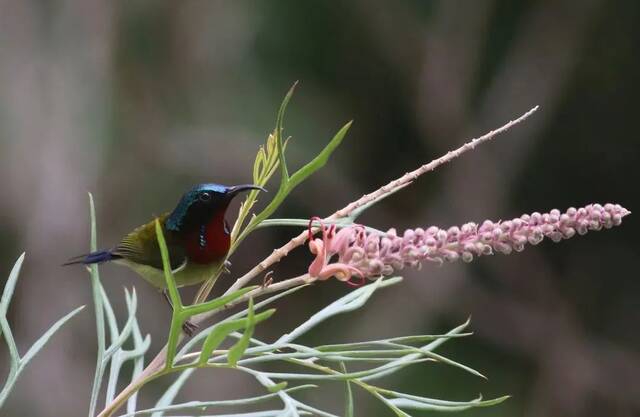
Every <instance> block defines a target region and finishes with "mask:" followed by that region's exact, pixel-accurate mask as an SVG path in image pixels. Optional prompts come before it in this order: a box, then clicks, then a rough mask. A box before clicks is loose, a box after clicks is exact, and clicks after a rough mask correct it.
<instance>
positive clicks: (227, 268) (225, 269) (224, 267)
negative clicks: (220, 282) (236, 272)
mask: <svg viewBox="0 0 640 417" xmlns="http://www.w3.org/2000/svg"><path fill="white" fill-rule="evenodd" d="M222 273H223V274H230V273H231V262H229V261H224V264H223V265H222Z"/></svg>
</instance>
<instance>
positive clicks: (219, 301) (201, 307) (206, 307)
mask: <svg viewBox="0 0 640 417" xmlns="http://www.w3.org/2000/svg"><path fill="white" fill-rule="evenodd" d="M256 288H258V285H253V286H250V287H245V288H241V289H239V290H238V291H234V292H232V293H231V294H228V295H225V296H222V297H218V298H215V299H213V300H210V301H207V302H205V303H199V304H193V305H190V306H187V307H184V308H183V310H182V313H181V316H180V318H181V319H183V320H186V319H188V318H189V317H192V316H195V315H198V314H202V313H206V312H208V311H212V310H216V309H218V308H222V307H224V306H225V305H226V304H228V303H230V302H232V301H234V300H236V299H238V298H240V297H242V296H243V295H245V294H246V293H248V292H250V291H253V290H255V289H256Z"/></svg>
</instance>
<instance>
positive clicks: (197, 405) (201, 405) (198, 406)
mask: <svg viewBox="0 0 640 417" xmlns="http://www.w3.org/2000/svg"><path fill="white" fill-rule="evenodd" d="M278 385H281V384H278ZM310 388H316V386H315V385H312V384H306V385H298V386H295V387H291V388H288V389H282V390H283V391H284V392H286V393H293V392H297V391H301V390H305V389H310ZM278 391H280V390H278ZM277 396H278V394H277V392H273V393H270V394H265V395H260V396H257V397H248V398H239V399H235V400H218V401H189V402H186V403H182V404H174V405H166V406H157V407H154V408H149V409H147V410H140V411H136V412H134V413H127V414H124V415H123V416H121V417H133V416H139V415H145V414H152V413H157V412H177V411H182V412H185V411H198V412H201V411H205V410H206V409H207V408H211V407H229V406H231V407H234V406H239V405H252V404H259V403H262V402H265V401H269V400H272V399H273V398H276V397H277ZM280 412H282V410H280ZM198 415H199V414H198Z"/></svg>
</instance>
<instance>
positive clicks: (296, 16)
mask: <svg viewBox="0 0 640 417" xmlns="http://www.w3.org/2000/svg"><path fill="white" fill-rule="evenodd" d="M639 23H640V2H638V1H634V0H629V1H613V2H605V1H604V0H560V1H557V0H526V1H508V0H495V1H427V0H398V1H394V2H390V1H386V2H385V1H375V0H368V1H365V0H354V1H349V2H347V1H333V2H328V1H325V2H301V1H294V0H288V1H269V2H267V1H262V2H260V1H244V0H243V1H208V2H204V1H181V2H154V1H131V2H108V1H98V0H85V1H57V2H42V1H35V0H34V1H19V2H18V1H9V0H0V174H1V178H2V198H0V283H3V282H4V279H5V277H6V276H7V275H8V272H9V270H10V268H11V266H12V264H13V262H14V260H15V258H17V256H18V255H19V253H20V252H22V251H23V250H24V251H26V252H27V259H26V263H25V267H24V269H23V274H22V278H21V280H20V282H19V285H18V288H17V292H16V297H15V299H14V301H13V304H12V306H11V310H10V314H11V317H10V319H11V321H12V323H13V327H14V331H15V333H16V338H17V341H18V344H19V347H21V348H22V349H25V348H26V347H27V346H29V345H30V343H31V342H32V341H33V340H34V339H35V338H36V337H37V336H38V335H40V334H42V333H43V332H44V330H45V329H46V328H47V327H48V326H49V325H50V324H51V323H52V322H53V321H54V320H55V318H57V317H60V316H62V315H63V313H66V312H67V311H69V310H71V309H72V308H73V307H75V306H78V305H81V304H90V302H91V301H90V300H91V295H90V285H89V281H88V279H87V275H86V274H85V273H84V271H82V270H81V269H80V268H75V269H73V268H66V269H65V268H62V267H60V266H59V265H60V263H61V262H63V261H64V260H65V259H66V258H68V257H69V256H72V255H76V254H78V253H82V252H84V251H85V250H86V248H87V245H88V243H87V242H88V215H87V211H88V210H87V194H86V193H87V191H91V192H93V193H94V195H95V199H96V204H97V211H98V226H99V233H100V236H99V240H100V242H101V243H102V246H109V245H112V244H114V243H115V242H116V241H117V239H118V238H119V237H120V236H121V235H123V234H124V233H125V232H127V231H128V230H129V229H131V228H132V227H133V226H136V225H138V224H141V223H143V222H146V221H147V220H149V219H150V218H151V216H152V215H154V214H159V213H161V212H163V211H165V210H168V209H170V208H171V207H172V206H173V205H174V204H175V202H176V201H177V199H178V198H179V196H180V195H181V193H182V192H183V191H184V190H186V189H187V188H188V187H190V186H191V185H193V184H194V183H198V182H204V181H215V182H221V183H228V184H233V183H243V182H247V181H250V179H251V167H252V163H253V158H254V156H255V152H256V150H257V147H258V145H259V144H261V143H262V142H263V141H264V138H265V137H266V135H267V133H268V132H269V131H271V129H272V128H273V124H274V120H275V113H276V111H277V107H278V105H279V103H280V100H281V98H282V96H283V95H284V93H285V92H286V90H287V89H288V88H289V86H290V85H291V84H292V83H293V82H294V81H295V80H300V85H299V88H298V90H297V92H296V95H295V97H294V99H293V101H292V103H291V105H290V108H289V109H290V110H289V112H288V115H287V119H286V122H285V125H286V132H287V133H288V134H290V135H292V136H293V140H292V142H291V144H290V147H289V161H290V164H292V165H294V166H295V165H296V164H302V163H304V162H306V161H307V160H308V159H310V158H311V157H313V156H314V154H315V153H316V152H317V151H318V150H319V149H321V147H322V146H323V145H324V143H325V142H326V141H327V140H328V139H329V138H330V137H331V136H332V135H333V133H334V132H335V131H336V130H337V129H338V128H339V127H340V126H341V125H342V124H344V122H346V121H347V120H350V119H354V120H355V123H354V126H353V128H352V130H351V131H350V132H349V135H348V137H347V139H346V140H345V142H344V144H343V145H342V147H341V148H340V149H339V150H338V152H337V153H336V155H335V157H334V158H332V160H331V161H330V163H329V164H328V166H327V167H326V168H325V169H324V170H323V171H321V172H320V173H318V174H317V175H316V176H315V177H313V178H312V179H311V180H310V181H309V182H308V183H307V184H305V185H304V186H303V187H301V188H300V189H297V190H296V191H295V192H294V193H293V195H292V196H291V198H290V199H289V200H288V201H287V203H286V204H285V205H284V206H283V207H282V208H281V210H280V211H279V213H278V216H279V217H303V218H307V217H310V216H313V215H319V216H324V215H328V214H330V213H332V212H333V211H334V210H335V209H337V208H340V207H343V206H344V205H345V204H346V203H348V202H349V201H352V200H353V199H355V198H357V197H359V196H360V195H362V194H363V193H366V192H368V191H371V190H373V189H375V188H377V187H378V186H380V185H382V184H384V183H386V182H388V181H390V180H392V179H394V178H397V177H398V176H400V175H402V174H403V173H405V172H406V171H409V170H411V169H414V168H415V167H417V166H418V165H421V164H423V163H425V162H428V161H430V160H431V159H433V158H435V157H437V156H439V155H441V154H443V153H445V152H446V151H447V150H449V149H453V148H456V147H457V146H459V145H461V144H462V143H464V141H466V140H467V139H469V138H471V137H475V136H479V135H481V134H482V133H484V132H486V131H488V130H491V129H493V128H496V127H498V126H500V125H502V124H503V123H504V122H506V121H508V120H510V119H512V118H515V117H517V116H519V115H520V114H522V113H524V112H525V111H526V110H528V109H529V108H531V107H533V106H534V105H540V106H541V109H540V110H539V111H538V113H537V114H536V115H535V116H534V117H533V118H531V119H530V120H528V121H527V122H526V123H525V124H524V125H521V126H518V127H517V128H514V129H513V130H512V131H510V132H509V133H507V134H506V135H504V136H501V137H500V138H499V139H498V140H497V141H494V142H493V143H491V144H488V145H484V146H482V147H481V148H479V149H477V150H475V151H474V152H473V153H471V154H467V155H466V156H464V157H463V158H462V159H459V160H457V161H455V162H454V163H452V164H449V165H447V166H445V167H442V168H440V169H439V170H438V171H436V172H434V173H431V174H429V175H427V176H425V177H424V178H422V179H420V180H419V181H417V182H416V183H415V184H414V185H412V186H411V187H410V188H407V189H405V190H403V191H402V192H400V193H398V194H396V195H395V196H394V197H393V198H391V199H389V200H387V201H385V202H383V203H381V204H380V205H378V206H376V207H375V208H373V209H371V210H370V211H368V212H367V213H366V215H365V216H364V217H363V218H362V219H361V221H363V222H365V223H367V224H369V225H371V226H374V227H376V228H380V229H386V228H389V227H396V228H398V229H404V228H406V227H417V226H428V225H439V226H443V227H444V226H449V225H454V224H462V223H464V222H466V221H481V220H483V219H485V218H490V219H494V220H497V219H507V218H512V217H516V216H518V215H520V214H522V213H525V212H532V211H547V210H550V209H552V208H559V209H564V208H567V207H569V206H581V205H585V204H588V203H591V202H600V203H606V202H617V203H620V204H622V205H623V206H625V207H626V208H628V209H629V210H631V211H634V210H635V207H636V206H637V205H638V203H639V201H638V200H639V199H638V194H637V192H636V184H635V179H636V173H637V168H638V164H639V163H640V146H639V145H640V143H639V141H638V137H637V122H638V111H639V110H640V108H639V106H638V104H637V100H638V97H639V96H640V77H639V76H638V74H640V37H639V36H638V35H639V32H640V30H639V29H638V27H639ZM234 212H235V210H232V211H230V213H234ZM292 233H293V231H292V230H290V229H278V230H276V229H266V230H260V231H258V232H256V233H255V234H254V235H252V237H251V238H250V239H249V240H248V241H246V243H245V245H243V247H242V249H241V250H240V251H239V252H238V253H237V254H236V256H234V258H233V259H232V261H233V272H234V274H240V273H242V272H243V271H246V270H247V269H248V268H249V267H251V266H252V262H256V261H258V260H260V259H262V257H264V256H265V255H266V254H268V253H269V252H270V250H271V249H272V248H273V247H274V246H275V245H278V244H281V243H283V242H285V241H286V240H287V239H288V238H289V237H290V236H291V234H292ZM637 235H638V229H637V222H636V221H635V215H632V216H630V217H628V218H626V219H625V222H624V224H623V225H622V227H620V228H616V229H614V230H611V231H603V232H601V233H592V234H589V235H587V236H585V237H580V238H575V239H572V240H570V241H567V242H563V243H560V244H553V243H550V242H545V243H543V244H541V245H540V246H537V247H533V248H528V250H526V251H525V252H524V253H521V254H514V255H512V256H508V257H504V256H500V255H498V256H494V257H486V258H482V259H479V260H477V261H475V262H474V263H473V264H471V265H462V264H459V265H458V264H456V265H445V266H444V267H442V268H436V267H433V266H430V265H425V268H423V269H422V271H409V272H407V273H406V275H405V276H406V280H405V282H404V283H403V284H402V285H399V286H395V287H392V288H390V289H386V290H384V291H381V292H379V293H378V294H377V295H376V296H375V299H373V300H372V301H371V302H370V303H369V304H368V305H367V306H366V308H365V309H363V310H361V311H358V312H357V313H355V314H352V315H350V316H343V317H339V318H337V319H336V320H335V322H334V323H332V324H331V325H324V326H322V327H321V328H319V329H318V331H316V332H315V333H314V334H312V335H310V336H309V338H308V339H309V340H313V341H322V342H323V343H331V342H340V341H351V340H359V339H363V338H365V337H387V336H399V335H408V334H419V333H441V332H444V331H446V330H448V329H449V328H450V327H453V326H454V325H456V324H458V323H460V322H462V321H464V320H465V319H466V318H467V317H468V316H469V315H471V316H472V329H473V331H474V332H475V334H474V336H472V337H471V338H466V339H464V340H458V341H455V342H451V343H450V344H448V346H447V347H446V348H445V349H444V352H445V353H447V354H449V355H451V356H452V357H453V358H454V359H456V360H459V361H462V362H464V363H466V364H468V365H470V366H473V367H475V368H477V369H479V370H480V371H481V372H483V373H485V374H486V375H488V376H489V378H490V379H489V380H488V381H484V380H480V379H478V378H475V377H473V376H471V375H467V374H463V373H462V372H461V371H459V370H456V369H452V368H446V367H443V366H439V365H432V364H431V365H429V364H426V365H418V366H415V367H414V368H413V369H411V370H409V371H406V372H403V373H401V374H400V376H399V377H398V378H394V379H390V380H388V381H386V382H385V383H386V385H387V386H389V387H396V388H400V389H403V390H406V391H411V392H415V393H418V394H424V395H428V396H433V397H442V398H447V399H469V398H472V397H474V396H476V395H477V394H478V393H479V392H483V393H484V394H485V396H486V397H493V396H498V395H503V394H511V395H513V398H511V399H510V400H508V401H507V402H506V403H504V404H502V405H500V406H497V407H494V408H489V409H483V410H476V411H469V412H465V413H462V415H463V416H495V417H498V416H509V417H516V416H517V417H521V416H527V417H528V416H563V417H571V416H637V415H639V413H640V384H639V383H638V381H639V377H638V375H640V333H639V332H638V325H639V324H640V308H639V307H640V297H639V295H640V281H639V280H638V279H637V272H636V271H637V258H636V256H638V255H639V249H640V248H639V246H638V244H637V241H634V240H633V239H634V238H635V237H637ZM298 252H299V253H296V254H294V255H293V256H291V257H290V259H288V260H287V261H286V262H285V263H283V264H282V265H279V266H278V267H277V268H276V269H275V275H274V277H275V279H276V280H278V279H284V278H288V277H290V276H292V275H294V274H296V275H297V274H298V273H300V272H301V271H303V270H304V269H305V268H306V265H307V264H308V262H309V260H310V256H309V255H308V254H306V253H305V251H304V250H300V251H298ZM102 276H103V282H104V284H105V285H106V286H107V290H108V291H109V293H110V294H111V297H112V299H113V301H114V303H115V304H116V306H117V307H118V308H119V310H120V311H121V312H122V311H123V310H124V305H123V291H122V287H123V286H131V285H132V284H133V283H135V285H136V288H137V289H138V292H139V296H140V299H141V301H140V304H141V306H140V308H139V316H140V319H141V322H142V325H143V326H144V329H145V331H148V332H149V333H151V334H152V337H153V341H154V343H153V346H152V350H153V351H154V352H155V351H156V350H157V349H159V348H160V346H161V343H162V341H163V340H164V338H165V337H166V336H165V330H166V328H167V323H168V320H169V312H168V309H167V308H166V306H165V305H164V304H163V303H164V302H163V300H162V299H161V297H160V296H159V295H158V294H157V293H156V291H155V290H153V289H152V288H150V287H149V286H147V285H146V284H144V283H143V282H141V281H138V280H137V278H136V277H135V276H134V275H133V274H132V273H130V272H129V271H127V270H124V269H122V268H119V267H117V266H105V267H104V268H102ZM230 279H231V278H229V280H230ZM346 291H348V288H347V287H346V286H344V285H343V284H340V283H338V282H327V283H323V284H321V285H316V286H313V287H311V288H308V289H306V290H304V291H302V292H300V293H297V294H296V295H295V296H294V297H291V298H289V299H286V300H284V301H282V302H280V304H279V305H278V308H279V312H278V314H277V315H276V316H275V318H274V319H272V320H270V321H269V322H268V323H267V324H265V325H263V326H261V328H260V329H259V336H262V337H264V338H272V337H275V336H276V335H278V334H279V333H281V332H286V331H288V330H289V329H290V328H291V327H292V326H295V324H296V323H299V322H300V321H301V320H303V318H305V317H307V316H308V315H309V314H311V313H312V312H314V311H315V310H316V309H317V308H319V307H321V306H322V305H324V304H326V303H328V302H329V301H330V300H333V299H334V298H335V297H337V296H338V295H339V294H343V293H345V292H346ZM6 353H7V352H6V347H5V346H4V345H2V346H0V355H2V356H1V357H2V358H3V361H4V362H3V364H2V365H1V366H2V368H1V369H0V375H1V376H0V379H3V376H4V375H5V374H6V372H7V367H6V361H5V358H6V357H7V355H6ZM94 355H95V329H94V318H93V316H92V311H91V309H87V310H85V311H84V312H83V313H82V314H81V315H80V316H79V317H78V318H75V319H73V321H72V322H71V323H70V324H69V325H67V326H66V327H65V328H64V329H63V330H62V331H61V332H60V333H59V334H58V335H57V336H56V337H55V338H54V339H53V340H52V342H51V344H50V345H49V346H48V347H47V348H46V349H45V350H44V351H43V352H42V353H41V355H40V356H39V357H37V358H36V360H34V361H33V363H32V364H31V365H30V368H28V369H27V371H26V372H25V374H24V375H23V376H22V378H21V380H20V381H19V383H18V385H17V387H16V390H15V392H14V393H13V395H12V397H11V398H10V401H9V402H8V404H7V405H6V407H5V409H4V410H3V412H2V415H3V416H44V417H48V416H63V415H64V416H82V415H86V409H87V404H88V397H89V392H90V384H91V381H92V378H93V369H94V365H95V356H94ZM167 383H168V381H165V382H159V383H158V386H156V389H155V390H154V388H150V389H146V390H145V391H144V392H143V394H142V398H143V404H146V405H149V404H153V399H154V398H156V397H157V395H158V391H157V389H158V388H160V387H162V386H166V384H167ZM259 391H260V390H259V387H257V386H256V385H255V384H253V381H248V380H247V379H246V378H244V377H242V376H239V375H237V374H235V373H229V374H222V375H221V374H216V373H215V372H200V373H197V374H196V376H195V377H194V379H193V380H192V381H191V382H190V383H189V384H187V386H186V387H185V390H184V391H183V393H182V394H181V397H180V398H181V399H200V400H205V399H215V398H235V397H239V396H240V395H242V394H244V393H248V392H259ZM357 400H358V402H357V404H356V406H357V408H356V412H357V415H358V416H385V415H389V413H388V412H387V410H385V409H382V408H381V407H380V406H379V405H378V404H377V402H376V401H375V400H374V399H372V398H371V397H368V396H365V395H360V394H359V395H358V398H357ZM316 401H320V402H323V403H325V404H331V407H332V408H333V409H334V411H335V412H337V413H339V412H340V410H341V409H342V405H341V402H342V393H341V387H337V389H336V390H335V391H331V390H328V391H322V392H321V393H320V394H317V398H316ZM418 415H420V414H418ZM425 415H426V414H425Z"/></svg>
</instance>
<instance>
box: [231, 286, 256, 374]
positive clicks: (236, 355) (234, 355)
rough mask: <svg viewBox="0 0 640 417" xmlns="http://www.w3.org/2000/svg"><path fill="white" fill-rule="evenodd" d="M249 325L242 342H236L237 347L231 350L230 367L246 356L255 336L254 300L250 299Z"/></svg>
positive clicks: (234, 346) (241, 339)
mask: <svg viewBox="0 0 640 417" xmlns="http://www.w3.org/2000/svg"><path fill="white" fill-rule="evenodd" d="M246 321H247V325H246V329H245V330H244V333H243V334H242V337H241V338H240V340H238V341H237V342H236V344H235V345H233V346H232V347H231V349H229V354H228V360H227V362H228V363H229V365H230V366H236V364H237V363H238V360H239V359H240V358H241V357H242V355H243V354H244V351H245V350H247V348H248V347H249V342H250V341H251V336H253V331H254V329H255V327H256V321H255V318H254V312H253V298H249V307H248V309H247V319H246Z"/></svg>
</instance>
